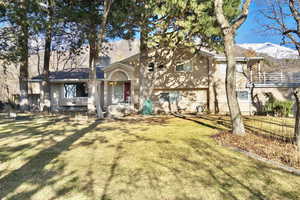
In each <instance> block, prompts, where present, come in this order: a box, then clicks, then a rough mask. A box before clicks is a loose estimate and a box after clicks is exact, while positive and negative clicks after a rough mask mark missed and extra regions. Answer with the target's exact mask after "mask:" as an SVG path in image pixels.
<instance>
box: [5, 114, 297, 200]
mask: <svg viewBox="0 0 300 200" xmlns="http://www.w3.org/2000/svg"><path fill="white" fill-rule="evenodd" d="M199 121H200V122H201V124H199V123H195V122H193V121H189V120H184V119H179V118H173V117H164V116H160V117H137V118H135V117H129V118H125V119H124V120H119V121H104V122H97V121H94V120H89V121H85V122H78V121H74V120H69V119H66V118H63V117H39V116H36V117H33V118H28V119H23V120H17V121H8V120H4V119H3V120H0V199H37V200H40V199H43V200H44V199H74V200H75V199H76V200H78V199H79V200H81V199H102V200H104V199H105V200H109V199H111V200H119V199H130V200H131V199H133V200H134V199H137V200H143V199H155V200H157V199H159V200H194V199H195V200H196V199H204V200H209V199H211V200H215V199H297V198H298V197H299V196H300V186H299V183H300V178H299V177H298V176H294V175H291V174H289V173H286V172H283V171H281V170H279V169H276V168H273V167H270V166H266V165H264V164H262V163H261V162H258V161H254V160H252V159H249V158H247V157H245V156H243V155H241V154H239V153H235V152H232V151H230V150H228V149H227V148H224V147H221V146H218V145H217V144H216V143H215V142H214V140H213V139H212V138H211V136H212V135H213V134H216V133H217V132H218V131H219V128H220V127H219V126H221V125H220V124H217V123H216V121H210V120H204V119H199ZM214 126H215V128H214Z"/></svg>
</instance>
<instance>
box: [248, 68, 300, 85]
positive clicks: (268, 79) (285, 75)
mask: <svg viewBox="0 0 300 200" xmlns="http://www.w3.org/2000/svg"><path fill="white" fill-rule="evenodd" d="M253 84H254V87H256V88H269V87H274V88H277V87H282V88H296V87H300V72H270V73H266V72H263V73H257V74H252V76H251V83H249V84H248V87H252V86H253Z"/></svg>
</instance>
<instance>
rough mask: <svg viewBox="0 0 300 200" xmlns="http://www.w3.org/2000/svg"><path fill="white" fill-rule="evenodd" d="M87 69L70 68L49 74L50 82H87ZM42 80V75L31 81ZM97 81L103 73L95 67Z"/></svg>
mask: <svg viewBox="0 0 300 200" xmlns="http://www.w3.org/2000/svg"><path fill="white" fill-rule="evenodd" d="M89 72H90V69H89V68H71V69H64V70H61V71H56V72H50V75H49V79H50V81H60V80H78V79H79V80H87V79H89ZM43 79H44V75H39V76H35V77H33V78H32V79H31V81H41V80H43ZM97 79H104V72H103V70H102V68H99V67H97Z"/></svg>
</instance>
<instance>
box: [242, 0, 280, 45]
mask: <svg viewBox="0 0 300 200" xmlns="http://www.w3.org/2000/svg"><path fill="white" fill-rule="evenodd" d="M266 6H267V5H266V1H265V0H254V1H252V4H251V6H250V10H249V15H248V18H247V20H246V21H245V23H244V24H243V25H242V26H241V27H240V28H239V30H238V31H237V36H236V43H238V44H241V43H265V42H271V43H274V44H280V42H281V37H280V36H278V35H275V34H273V35H272V34H270V33H266V32H264V31H263V30H262V27H261V25H260V24H262V23H266V22H267V21H266V20H265V19H264V18H263V17H261V16H260V14H259V10H261V9H263V8H264V7H266Z"/></svg>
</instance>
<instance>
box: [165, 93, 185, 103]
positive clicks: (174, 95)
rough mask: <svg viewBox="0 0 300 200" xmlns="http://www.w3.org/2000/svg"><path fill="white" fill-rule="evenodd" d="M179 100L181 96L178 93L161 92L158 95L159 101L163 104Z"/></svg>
mask: <svg viewBox="0 0 300 200" xmlns="http://www.w3.org/2000/svg"><path fill="white" fill-rule="evenodd" d="M180 99H181V95H180V93H179V92H178V91H172V92H162V93H160V100H161V101H163V102H171V103H172V102H177V101H179V100H180Z"/></svg>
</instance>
